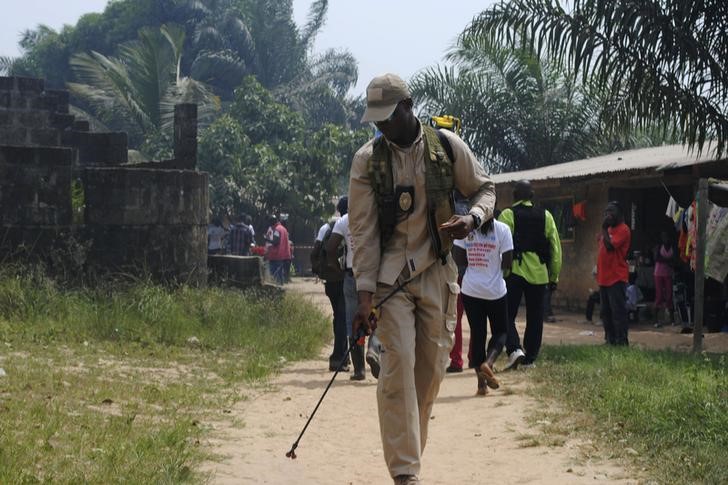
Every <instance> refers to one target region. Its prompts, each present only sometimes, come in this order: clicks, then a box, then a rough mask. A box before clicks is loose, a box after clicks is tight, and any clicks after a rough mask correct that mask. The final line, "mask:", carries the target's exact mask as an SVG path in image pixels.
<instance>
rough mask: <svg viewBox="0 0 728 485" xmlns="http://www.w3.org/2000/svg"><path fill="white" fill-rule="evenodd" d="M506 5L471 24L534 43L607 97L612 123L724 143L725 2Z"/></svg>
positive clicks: (693, 143)
mask: <svg viewBox="0 0 728 485" xmlns="http://www.w3.org/2000/svg"><path fill="white" fill-rule="evenodd" d="M562 3H563V2H561V1H559V0H509V1H502V2H501V3H500V4H498V5H496V6H494V7H493V8H492V9H490V10H488V11H485V12H483V13H482V14H481V15H480V16H479V17H477V18H476V19H474V21H473V22H472V24H471V25H470V26H469V27H468V31H469V33H470V34H471V35H478V36H483V37H485V38H487V39H490V40H491V41H504V42H508V43H510V44H511V45H514V44H513V43H514V42H516V41H517V39H518V38H519V37H528V38H530V39H532V44H533V46H534V49H535V50H536V51H537V52H539V53H547V54H549V55H550V56H551V57H552V59H553V61H554V62H555V63H556V65H557V66H559V67H563V68H567V69H569V70H571V71H572V72H573V73H574V74H575V75H580V76H581V77H582V79H591V80H593V81H594V82H595V83H597V84H598V86H599V87H600V88H601V89H602V90H603V91H604V92H605V93H606V95H607V102H608V103H609V106H610V109H611V110H612V113H613V115H612V116H611V117H610V118H609V119H608V122H609V126H611V127H612V128H614V129H615V130H617V131H620V132H626V131H627V130H629V129H630V128H631V127H633V126H638V127H645V126H647V125H649V124H650V123H654V122H657V123H659V124H662V125H665V126H670V127H672V128H673V130H674V132H676V133H678V135H679V136H680V138H681V140H682V141H683V142H684V143H686V144H688V145H689V146H690V147H694V148H697V150H698V151H701V150H702V149H703V148H704V146H705V144H706V142H708V141H709V140H711V139H715V141H716V143H715V152H716V154H717V155H720V154H723V153H725V152H726V149H727V148H728V145H727V143H728V101H727V100H728V66H726V52H728V35H726V29H727V28H728V2H725V0H681V1H675V0H640V1H636V0H617V1H615V0H573V1H572V2H570V3H569V5H570V8H569V9H566V8H564V7H563V6H562Z"/></svg>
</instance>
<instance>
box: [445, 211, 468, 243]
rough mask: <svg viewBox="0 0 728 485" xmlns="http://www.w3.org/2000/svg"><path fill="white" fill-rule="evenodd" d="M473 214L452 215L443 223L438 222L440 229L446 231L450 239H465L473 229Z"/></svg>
mask: <svg viewBox="0 0 728 485" xmlns="http://www.w3.org/2000/svg"><path fill="white" fill-rule="evenodd" d="M473 223H474V221H473V216H471V215H470V214H468V215H464V216H459V215H454V216H452V217H451V218H450V219H449V220H448V221H447V222H445V223H444V224H440V228H439V229H440V230H441V231H444V232H445V233H447V234H448V235H449V236H450V238H451V239H465V237H467V235H468V234H470V231H472V230H473Z"/></svg>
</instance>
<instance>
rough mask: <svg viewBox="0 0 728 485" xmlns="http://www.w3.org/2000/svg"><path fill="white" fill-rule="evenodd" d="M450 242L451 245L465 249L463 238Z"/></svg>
mask: <svg viewBox="0 0 728 485" xmlns="http://www.w3.org/2000/svg"><path fill="white" fill-rule="evenodd" d="M452 244H453V246H457V247H459V248H463V249H465V239H455V240H454V241H453V242H452Z"/></svg>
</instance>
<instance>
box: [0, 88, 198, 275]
mask: <svg viewBox="0 0 728 485" xmlns="http://www.w3.org/2000/svg"><path fill="white" fill-rule="evenodd" d="M68 103H69V95H68V92H67V91H63V90H46V89H45V88H44V82H43V80H41V79H29V78H18V77H0V262H2V261H6V260H8V259H9V258H13V257H15V256H22V257H34V258H36V259H44V258H45V257H46V256H47V255H48V254H49V253H52V252H53V251H55V250H58V248H59V247H63V246H64V242H63V241H62V240H61V239H62V238H63V237H68V235H69V234H70V235H72V236H73V237H74V238H76V239H78V240H79V241H82V242H84V243H85V246H86V247H87V248H88V251H87V253H86V254H85V263H84V268H83V269H84V270H89V271H92V272H94V273H99V272H107V271H108V272H118V271H121V272H124V273H127V274H134V275H152V276H154V277H155V278H157V279H160V280H177V281H183V282H187V283H190V284H205V283H206V281H207V230H206V228H207V210H208V203H209V196H208V177H207V174H206V173H204V172H198V171H196V170H195V168H196V152H197V138H196V136H197V109H196V106H194V105H180V106H178V107H177V108H176V110H175V123H176V125H175V143H176V145H175V155H176V158H175V160H168V161H164V162H148V163H145V164H143V165H131V164H128V158H127V153H128V152H127V148H128V147H127V136H126V133H94V132H90V131H88V129H89V127H88V122H86V121H83V120H76V118H75V116H73V115H70V114H69V104H68ZM177 157H178V158H177ZM74 180H78V187H80V188H82V189H83V195H84V201H85V209H84V212H83V223H81V224H74V220H73V219H74V218H73V207H72V185H73V181H74ZM78 187H77V188H78Z"/></svg>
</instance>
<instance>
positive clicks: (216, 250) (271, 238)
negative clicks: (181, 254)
mask: <svg viewBox="0 0 728 485" xmlns="http://www.w3.org/2000/svg"><path fill="white" fill-rule="evenodd" d="M285 219H286V217H285V216H284V215H282V214H281V215H280V216H277V215H271V216H269V217H268V228H267V229H266V231H265V233H264V234H263V242H264V245H263V246H262V247H260V246H257V245H256V243H255V228H254V227H253V218H252V217H251V216H249V215H247V214H241V215H237V216H234V217H232V218H230V217H227V216H225V217H220V216H215V217H213V218H212V221H211V223H210V224H209V225H208V226H207V253H208V254H210V255H220V254H229V255H233V256H251V255H256V256H263V257H264V258H265V260H266V262H267V265H268V270H269V272H270V275H271V277H272V279H273V281H274V282H275V283H277V284H279V285H282V284H284V283H286V282H287V281H289V280H290V270H291V263H292V260H293V242H292V241H291V240H290V238H289V236H288V229H287V228H286V226H285V224H284V223H283V222H284V220H285Z"/></svg>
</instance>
